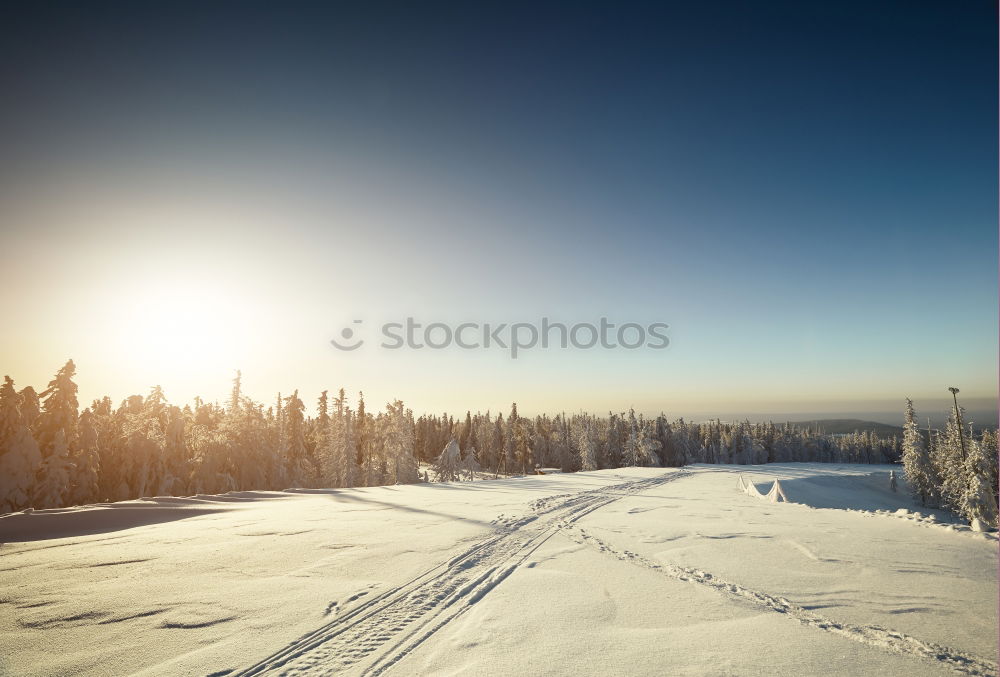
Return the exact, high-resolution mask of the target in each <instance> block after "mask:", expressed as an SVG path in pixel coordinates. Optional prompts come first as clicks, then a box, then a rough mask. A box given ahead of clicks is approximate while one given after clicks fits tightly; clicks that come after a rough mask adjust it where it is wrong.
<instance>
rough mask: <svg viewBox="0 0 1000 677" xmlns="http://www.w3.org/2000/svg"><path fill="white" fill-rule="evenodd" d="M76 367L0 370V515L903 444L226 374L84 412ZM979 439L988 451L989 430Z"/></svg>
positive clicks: (881, 451) (879, 457)
mask: <svg viewBox="0 0 1000 677" xmlns="http://www.w3.org/2000/svg"><path fill="white" fill-rule="evenodd" d="M75 374H76V367H75V365H74V364H73V362H72V360H71V361H69V362H67V363H66V364H65V365H64V366H63V367H62V368H61V369H60V370H59V371H58V373H57V374H56V375H55V377H54V378H53V379H52V381H50V382H49V384H48V386H47V388H46V389H45V390H44V391H43V392H41V393H37V392H36V391H35V390H34V389H33V388H32V387H31V386H28V387H25V388H23V389H21V390H17V389H16V388H15V386H14V382H13V381H12V380H11V379H10V378H9V377H6V378H5V380H4V383H3V385H2V386H0V512H9V511H15V510H22V509H25V508H29V507H30V508H38V509H43V508H58V507H64V506H68V505H80V504H88V503H97V502H105V501H121V500H128V499H134V498H139V497H143V496H159V495H173V496H183V495H192V494H199V493H222V492H226V491H235V490H281V489H286V488H289V487H324V488H338V487H360V486H380V485H386V484H405V483H413V482H420V481H430V480H432V479H433V480H439V481H453V480H460V479H472V478H474V477H477V476H478V477H482V476H483V474H484V473H488V474H489V475H490V476H500V475H513V474H523V473H527V472H531V471H533V470H534V469H535V468H538V467H546V468H558V469H560V470H562V471H565V472H573V471H578V470H598V469H604V468H617V467H623V466H682V465H687V464H691V463H735V464H759V463H771V462H795V461H819V462H839V463H895V462H898V461H899V459H900V456H901V454H902V452H903V448H902V443H901V440H899V439H898V438H881V437H879V436H877V435H876V434H874V433H872V432H858V433H854V434H853V435H844V436H828V435H824V434H823V433H822V431H820V430H818V429H812V428H808V427H806V428H800V427H797V426H793V425H791V424H784V425H777V424H774V423H751V422H749V421H742V422H723V421H718V420H716V421H708V422H689V421H685V420H684V419H682V418H681V419H675V420H669V419H668V418H667V417H666V416H664V415H662V414H661V415H659V416H657V417H655V418H647V417H644V416H643V415H641V414H639V415H637V414H636V413H635V411H633V410H629V411H628V412H620V413H613V412H612V413H609V414H607V415H606V416H593V415H590V414H582V413H581V414H573V415H566V414H558V415H555V416H549V415H539V416H534V417H527V416H521V415H520V414H519V413H518V411H517V405H516V404H514V405H512V407H511V409H510V411H509V413H507V415H506V416H504V414H503V413H497V414H496V415H493V414H492V413H491V412H488V411H487V412H486V413H481V412H477V413H475V414H473V413H472V412H471V411H469V412H466V413H465V415H464V417H459V418H458V419H456V418H454V417H453V416H452V415H449V414H448V413H443V414H441V415H421V416H419V417H414V415H413V412H412V411H411V410H410V409H407V408H405V407H404V405H403V403H402V402H401V401H399V400H397V401H394V402H391V403H389V404H387V405H386V406H385V408H384V409H382V410H381V411H377V412H374V413H373V412H371V411H370V410H368V409H367V407H366V403H365V400H364V395H363V394H359V396H358V398H357V400H356V402H355V403H352V402H350V401H349V400H348V398H347V397H346V395H345V393H344V391H343V390H340V391H338V392H337V393H336V394H335V395H331V394H330V391H324V392H323V393H321V394H320V396H319V397H318V399H317V401H316V403H315V405H314V408H312V412H311V413H309V414H307V410H306V406H305V403H304V402H303V401H302V400H301V399H300V397H299V393H298V391H294V392H292V393H291V394H290V395H284V396H283V395H281V394H279V395H278V396H277V397H276V398H275V400H274V402H273V403H271V404H269V405H265V404H263V403H259V402H255V401H253V400H252V399H250V398H248V397H246V396H245V395H244V394H243V393H242V383H241V376H240V374H239V373H238V372H237V375H236V378H235V379H234V381H233V388H232V392H231V394H230V397H229V400H228V402H226V403H224V404H219V403H209V402H205V401H203V400H201V399H200V398H195V400H194V402H192V403H191V404H187V405H185V406H183V407H179V406H176V405H172V404H170V403H169V402H168V401H167V399H166V397H165V395H164V393H163V391H162V389H161V388H160V387H159V386H157V387H154V388H152V390H151V391H150V393H149V394H148V395H146V396H142V395H133V396H131V397H128V398H126V399H125V400H124V401H122V402H121V403H120V404H118V406H114V404H113V403H112V401H111V399H110V398H108V397H104V398H102V399H98V400H94V401H93V402H92V403H91V405H90V406H89V407H87V408H85V409H84V410H83V412H82V413H81V412H79V404H78V402H77V386H76V384H75V382H74V381H73V378H74V376H75ZM942 439H945V438H942ZM991 440H992V441H991ZM978 443H980V444H982V445H984V446H986V445H988V444H990V443H992V444H993V445H994V446H993V447H992V448H994V449H995V448H996V447H995V445H996V437H995V434H994V435H993V437H992V438H988V439H987V437H986V436H984V437H983V438H981V440H979V441H978ZM421 465H423V466H424V469H423V470H421ZM994 472H995V471H994ZM992 486H995V482H994V484H993V485H992ZM937 495H938V494H935V496H937ZM941 495H944V494H943V493H942V494H941ZM949 495H950V494H949Z"/></svg>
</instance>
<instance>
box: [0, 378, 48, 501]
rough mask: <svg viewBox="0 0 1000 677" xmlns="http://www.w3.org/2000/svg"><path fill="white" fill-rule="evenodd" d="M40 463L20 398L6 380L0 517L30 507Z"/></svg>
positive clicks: (1, 399)
mask: <svg viewBox="0 0 1000 677" xmlns="http://www.w3.org/2000/svg"><path fill="white" fill-rule="evenodd" d="M32 392H33V391H32ZM41 462H42V455H41V453H40V452H39V450H38V444H37V443H36V442H35V438H34V437H33V436H32V434H31V430H30V429H29V428H28V426H27V424H25V422H24V421H23V420H22V418H21V396H20V395H19V394H18V393H17V392H16V391H15V390H14V382H13V381H12V380H11V378H10V377H9V376H5V377H4V383H3V385H2V386H0V513H4V512H11V511H14V510H21V509H23V508H27V507H28V506H29V505H30V504H31V494H32V491H33V489H34V485H35V477H36V475H37V472H38V467H39V466H40V465H41Z"/></svg>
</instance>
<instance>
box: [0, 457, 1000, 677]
mask: <svg viewBox="0 0 1000 677" xmlns="http://www.w3.org/2000/svg"><path fill="white" fill-rule="evenodd" d="M897 469H898V468H897ZM889 470H890V467H889V466H868V465H830V464H785V465H767V466H714V465H711V466H710V465H704V466H700V465H699V466H690V467H686V468H680V469H654V468H628V469H619V470H604V471H596V472H587V473H573V474H556V475H541V476H527V477H521V478H516V479H506V480H493V481H484V482H455V483H446V484H439V483H432V484H419V485H408V486H394V487H378V488H364V489H340V490H329V491H320V490H290V491H287V492H239V493H230V494H224V495H220V496H195V497H191V498H151V499H145V500H140V501H127V502H123V503H115V504H109V505H103V506H91V507H85V508H69V509H60V510H44V511H35V512H31V513H16V514H13V515H8V516H5V517H0V542H3V545H2V546H0V674H5V675H6V674H9V675H24V676H30V675H68V674H73V675H124V674H141V675H150V676H152V675H157V676H160V675H202V676H203V675H215V676H216V677H221V675H250V674H296V675H297V674H304V675H312V674H320V675H321V674H352V675H353V674H370V675H377V674H383V673H385V674H398V675H487V674H489V675H513V674H517V675H542V674H551V675H562V674H614V675H624V674H629V675H765V674H766V675H769V676H775V675H797V676H798V675H828V674H850V675H857V674H871V675H903V674H905V675H942V674H955V673H958V674H971V675H985V674H996V669H997V668H996V652H997V607H996V602H997V544H996V538H995V536H993V535H991V534H982V533H976V532H973V531H971V530H969V529H968V528H967V527H965V526H963V525H960V524H957V523H954V521H953V520H952V519H951V518H950V517H949V516H948V515H947V514H946V513H931V512H929V511H926V510H923V509H921V508H920V507H919V506H917V505H915V504H913V502H912V501H910V499H909V497H908V495H907V493H906V488H905V484H903V483H902V482H901V483H900V487H899V492H896V493H893V492H891V491H890V489H889V483H888V471H889ZM741 477H742V481H741ZM775 480H778V481H779V482H780V486H781V488H782V490H783V492H784V493H785V494H786V496H787V498H788V500H789V501H790V502H782V503H771V502H769V501H767V500H761V498H757V497H754V496H751V495H748V493H747V492H746V491H745V490H744V489H741V483H742V485H743V486H744V488H745V486H746V484H747V483H752V484H753V485H754V486H755V487H756V488H757V489H758V490H759V493H760V494H764V495H766V494H767V493H768V492H769V491H770V489H771V488H772V486H773V483H774V481H775ZM916 513H920V514H919V515H917V514H916Z"/></svg>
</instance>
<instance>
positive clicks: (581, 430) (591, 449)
mask: <svg viewBox="0 0 1000 677" xmlns="http://www.w3.org/2000/svg"><path fill="white" fill-rule="evenodd" d="M574 432H575V435H574V436H575V438H576V448H577V451H578V452H579V455H580V469H581V470H597V441H596V440H595V439H594V431H593V426H592V424H591V422H590V418H589V417H586V416H581V417H579V419H578V421H577V422H576V426H575V429H574Z"/></svg>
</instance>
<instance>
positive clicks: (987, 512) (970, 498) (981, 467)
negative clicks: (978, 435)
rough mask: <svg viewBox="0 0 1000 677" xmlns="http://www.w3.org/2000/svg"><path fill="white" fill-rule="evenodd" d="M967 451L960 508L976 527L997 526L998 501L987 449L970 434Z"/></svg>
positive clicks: (959, 502)
mask: <svg viewBox="0 0 1000 677" xmlns="http://www.w3.org/2000/svg"><path fill="white" fill-rule="evenodd" d="M967 451H968V454H967V455H966V457H965V468H964V470H965V490H964V491H963V493H962V495H961V497H960V498H959V501H958V508H959V509H960V510H961V511H962V514H963V515H964V516H965V518H966V519H967V520H969V523H970V524H972V525H973V526H974V527H979V528H980V529H982V528H984V527H986V528H991V529H992V528H995V527H996V526H997V503H996V497H995V496H994V494H993V487H991V486H990V485H989V477H990V461H989V458H987V453H986V449H985V448H984V445H982V444H981V443H980V442H979V441H978V440H976V439H973V438H972V437H971V435H970V439H969V440H968V448H967ZM977 522H978V524H977Z"/></svg>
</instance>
